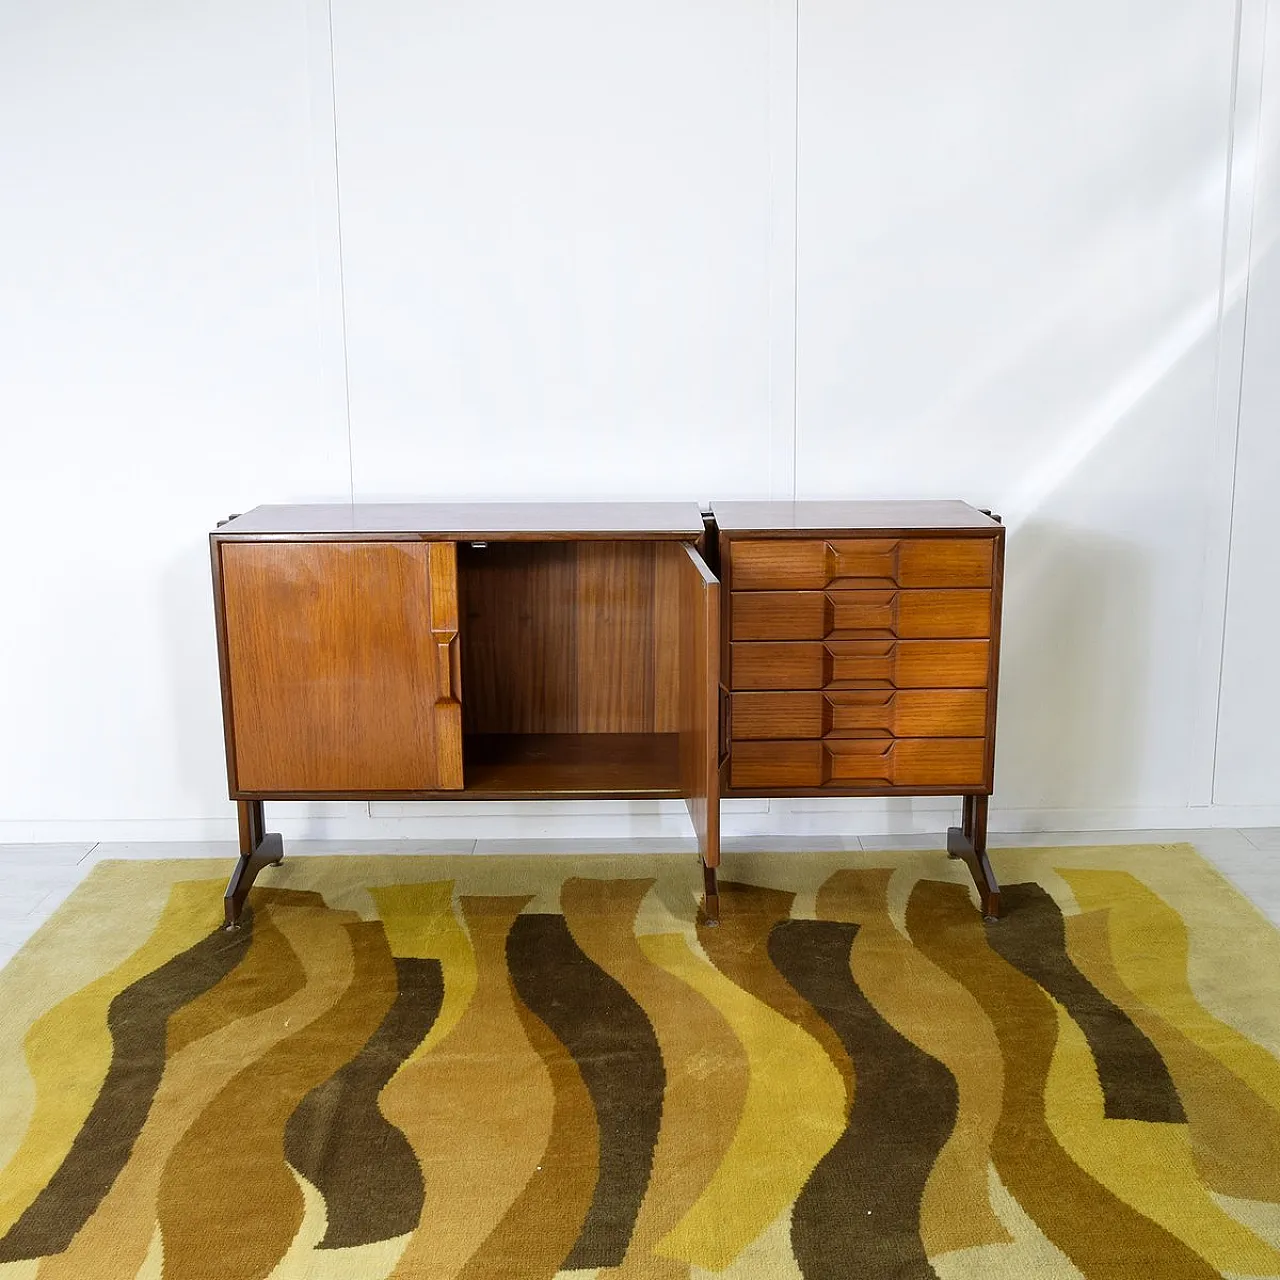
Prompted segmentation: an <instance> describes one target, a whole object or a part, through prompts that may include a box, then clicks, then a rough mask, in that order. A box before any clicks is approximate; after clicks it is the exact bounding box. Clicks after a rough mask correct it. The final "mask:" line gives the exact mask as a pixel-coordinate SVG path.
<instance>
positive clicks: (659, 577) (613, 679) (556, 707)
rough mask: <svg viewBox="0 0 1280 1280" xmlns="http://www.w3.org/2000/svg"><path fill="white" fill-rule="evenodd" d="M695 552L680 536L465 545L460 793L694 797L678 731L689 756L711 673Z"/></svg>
mask: <svg viewBox="0 0 1280 1280" xmlns="http://www.w3.org/2000/svg"><path fill="white" fill-rule="evenodd" d="M694 556H696V553H695V552H693V549H692V548H691V547H689V546H688V545H687V544H685V543H683V542H675V541H647V540H646V541H639V540H629V541H628V540H606V539H590V540H560V541H547V542H527V541H521V542H514V541H513V542H488V543H479V544H470V543H459V545H458V597H459V610H458V613H459V644H460V647H461V702H462V753H463V789H464V791H466V792H467V793H468V794H480V795H487V796H493V797H495V798H496V797H499V796H506V797H510V798H514V797H518V796H524V795H538V796H543V797H546V796H563V797H577V798H587V797H591V798H626V797H628V796H644V797H646V798H672V799H676V798H680V797H682V796H686V795H687V794H688V791H687V788H686V787H685V785H684V783H683V782H682V767H681V755H682V741H681V738H682V733H683V734H684V750H685V753H686V754H687V752H688V750H689V749H690V746H691V739H690V732H691V726H690V716H691V713H694V712H696V708H695V707H694V706H693V701H694V699H696V697H697V696H698V694H699V692H700V691H701V690H700V687H699V685H698V681H700V680H703V679H705V676H704V675H703V668H702V664H701V663H700V662H699V661H698V658H697V646H698V633H699V632H701V631H702V629H703V627H704V626H706V620H705V614H706V608H705V605H704V604H695V602H694V601H692V600H691V598H690V592H691V582H692V580H693V579H696V578H697V577H698V576H699V570H698V568H697V564H695V563H694V561H693V557H694ZM697 563H701V562H700V561H699V562H697ZM704 570H705V566H704ZM714 634H715V633H714V631H712V632H711V635H712V637H714ZM712 643H714V640H713V641H712Z"/></svg>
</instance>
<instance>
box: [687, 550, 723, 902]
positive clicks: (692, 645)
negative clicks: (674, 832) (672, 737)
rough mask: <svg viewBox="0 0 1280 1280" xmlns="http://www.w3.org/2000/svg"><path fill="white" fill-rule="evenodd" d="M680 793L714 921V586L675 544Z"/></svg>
mask: <svg viewBox="0 0 1280 1280" xmlns="http://www.w3.org/2000/svg"><path fill="white" fill-rule="evenodd" d="M680 557H681V564H680V789H681V791H682V792H683V793H684V797H685V803H686V804H687V805H688V806H689V816H690V818H692V819H693V829H694V831H695V832H697V836H698V850H699V852H700V853H701V854H702V863H703V866H704V867H705V868H706V869H707V902H706V911H707V916H708V917H709V918H710V919H715V918H716V917H717V913H718V909H719V903H718V901H717V900H716V898H715V874H714V873H715V868H716V867H718V866H719V865H720V772H719V750H720V736H719V735H720V720H719V709H720V583H719V581H718V579H717V578H716V576H715V574H713V573H712V572H711V570H710V569H708V568H707V565H706V562H705V561H704V560H703V559H702V557H701V556H700V555H699V554H698V552H697V551H696V550H695V549H694V548H693V547H692V546H690V545H689V544H688V543H681V545H680Z"/></svg>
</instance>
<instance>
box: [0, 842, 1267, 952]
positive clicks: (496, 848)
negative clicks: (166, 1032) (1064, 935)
mask: <svg viewBox="0 0 1280 1280" xmlns="http://www.w3.org/2000/svg"><path fill="white" fill-rule="evenodd" d="M1178 842H1188V843H1190V844H1193V845H1195V846H1196V848H1197V849H1199V850H1200V852H1201V853H1202V854H1203V855H1204V856H1205V857H1206V858H1208V859H1209V860H1210V861H1211V862H1213V863H1214V864H1215V865H1216V866H1217V867H1218V869H1219V870H1220V871H1221V872H1222V873H1223V874H1224V875H1225V876H1226V877H1227V878H1228V879H1229V880H1231V881H1232V883H1233V884H1235V886H1236V887H1237V888H1238V889H1239V890H1240V891H1241V892H1242V893H1244V894H1245V895H1246V896H1247V897H1249V898H1250V899H1252V901H1253V902H1254V903H1255V904H1256V905H1257V906H1258V907H1259V908H1260V909H1261V910H1262V911H1263V912H1264V913H1265V914H1266V915H1267V916H1269V917H1270V919H1271V920H1272V921H1273V922H1274V923H1275V924H1277V925H1278V926H1280V827H1253V828H1246V829H1240V828H1235V827H1218V828H1213V829H1207V830H1199V831H1185V830H1179V831H1047V832H1035V833H1022V834H1017V835H1007V834H998V833H995V832H993V833H992V834H991V837H990V844H991V845H992V847H1018V846H1024V847H1025V846H1030V845H1106V844H1160V843H1178ZM943 844H944V838H943V837H942V836H941V835H940V834H939V835H912V836H863V837H861V839H859V838H858V837H856V836H838V835H837V836H810V837H805V838H803V839H801V838H797V837H778V836H762V837H759V838H756V839H746V838H742V837H735V838H732V839H726V840H725V842H724V849H725V852H726V853H732V852H733V851H735V850H739V851H747V850H752V849H785V850H788V851H800V850H803V849H806V848H808V849H857V848H860V847H861V848H865V849H937V848H942V847H943ZM692 848H693V845H692V842H691V841H689V840H682V839H673V840H653V839H645V840H630V841H628V840H598V841H574V840H482V841H474V840H402V841H377V842H374V841H366V842H359V843H355V844H353V843H352V842H350V841H347V842H342V843H339V842H336V841H323V840H292V841H289V842H287V851H288V852H289V853H290V854H291V855H305V854H308V853H544V852H555V853H581V854H589V853H623V852H629V851H635V852H637V853H641V852H658V851H667V852H677V851H687V850H690V849H692ZM173 857H192V858H206V857H220V858H226V859H227V861H228V872H229V870H230V863H231V861H232V860H233V859H234V857H235V849H234V846H232V845H231V844H229V843H199V842H194V841H193V842H190V843H186V844H142V843H136V844H107V843H102V844H92V843H85V844H25V845H22V844H0V965H2V964H4V963H5V962H6V961H8V959H9V958H10V956H12V955H13V954H14V952H16V951H17V950H18V948H19V947H20V946H22V944H23V943H24V942H26V940H27V939H28V938H29V937H30V936H31V935H32V934H33V933H34V932H35V931H36V930H37V929H38V928H39V927H40V925H41V924H43V923H44V922H45V920H47V919H48V918H49V916H50V915H51V914H52V913H53V911H54V909H55V908H56V907H57V906H58V904H59V903H61V902H62V900H63V899H64V898H65V897H66V896H67V895H68V894H69V893H70V892H71V890H72V889H74V888H75V887H76V885H77V884H79V883H80V881H81V880H82V879H83V878H84V877H85V876H86V875H87V874H88V872H89V869H90V868H91V867H92V866H93V865H94V864H95V863H97V862H99V861H100V860H102V859H104V858H173Z"/></svg>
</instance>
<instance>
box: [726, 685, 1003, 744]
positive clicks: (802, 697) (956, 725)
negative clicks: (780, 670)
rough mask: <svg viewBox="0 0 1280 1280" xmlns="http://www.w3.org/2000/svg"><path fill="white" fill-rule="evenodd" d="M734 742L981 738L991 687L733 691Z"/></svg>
mask: <svg viewBox="0 0 1280 1280" xmlns="http://www.w3.org/2000/svg"><path fill="white" fill-rule="evenodd" d="M730 724H731V734H732V737H733V739H734V741H747V740H751V739H757V738H823V737H827V736H828V735H831V736H835V737H849V738H980V737H982V736H983V734H984V733H985V732H986V728H987V691H986V690H985V689H899V690H891V691H889V692H885V691H883V690H875V689H867V690H850V691H847V692H827V693H819V692H798V691H785V692H768V693H735V694H734V695H733V704H732V719H731V721H730Z"/></svg>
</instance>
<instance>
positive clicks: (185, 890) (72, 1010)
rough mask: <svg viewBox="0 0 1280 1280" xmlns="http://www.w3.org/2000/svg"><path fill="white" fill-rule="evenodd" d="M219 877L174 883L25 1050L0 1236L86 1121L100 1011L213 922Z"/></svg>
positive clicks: (106, 1050) (103, 1035)
mask: <svg viewBox="0 0 1280 1280" xmlns="http://www.w3.org/2000/svg"><path fill="white" fill-rule="evenodd" d="M221 896H222V882H221V881H215V880H194V881H192V880H188V881H183V882H180V883H178V884H175V885H174V886H173V888H172V889H171V890H170V893H169V899H168V902H167V903H166V905H165V909H164V912H163V914H162V915H161V917H160V920H159V922H158V923H157V925H156V927H155V929H154V930H153V932H152V933H151V935H150V937H149V938H148V939H147V940H146V942H144V943H143V945H142V946H141V947H139V948H138V950H137V951H135V952H134V953H133V954H132V955H131V956H129V957H128V959H126V960H125V961H124V962H123V963H122V964H120V965H118V966H117V967H116V968H115V969H113V970H111V972H110V973H106V974H104V975H103V976H102V977H101V978H98V979H97V980H96V981H94V982H91V983H89V984H88V985H87V986H84V987H81V989H80V990H79V991H77V992H74V993H73V994H72V995H70V996H68V997H67V998H66V999H65V1000H62V1001H61V1002H59V1003H58V1004H56V1005H55V1006H54V1007H53V1008H52V1009H50V1010H49V1012H48V1013H46V1014H44V1015H43V1016H42V1017H41V1018H39V1019H38V1020H37V1021H36V1022H34V1023H33V1024H32V1026H31V1029H30V1030H29V1031H28V1032H27V1035H26V1040H25V1047H26V1055H27V1066H28V1069H29V1070H30V1072H31V1075H32V1078H33V1080H34V1082H35V1087H36V1103H35V1108H34V1110H33V1112H32V1115H31V1120H30V1123H29V1124H28V1126H27V1131H26V1133H25V1135H24V1136H23V1140H22V1143H21V1145H20V1146H19V1147H18V1149H17V1151H16V1152H15V1153H14V1156H13V1158H12V1159H11V1160H10V1162H9V1163H8V1165H6V1166H5V1168H4V1169H3V1171H0V1235H3V1234H4V1233H5V1232H6V1231H8V1230H9V1228H10V1227H11V1226H12V1225H13V1224H14V1222H16V1221H17V1219H18V1218H19V1217H20V1216H21V1214H22V1213H23V1211H24V1210H25V1209H26V1208H27V1206H28V1205H29V1204H30V1203H31V1202H32V1201H33V1200H34V1199H35V1198H36V1196H37V1195H38V1194H39V1193H40V1191H41V1189H42V1188H43V1187H44V1186H45V1184H46V1183H47V1182H48V1181H49V1179H50V1178H51V1177H52V1176H53V1174H54V1172H55V1171H56V1170H57V1168H58V1166H59V1165H60V1164H61V1163H62V1160H63V1157H64V1156H65V1155H66V1154H67V1152H68V1150H69V1149H70V1147H71V1144H72V1142H73V1141H74V1139H75V1136H76V1134H77V1133H78V1132H79V1131H80V1128H81V1126H82V1125H83V1124H84V1122H85V1118H86V1117H87V1116H88V1114H89V1111H90V1109H91V1108H92V1107H93V1104H94V1101H95V1099H96V1098H97V1096H98V1092H99V1090H100V1089H101V1088H102V1082H103V1080H105V1079H106V1075H107V1069H108V1067H109V1066H110V1065H111V1053H112V1040H111V1033H110V1031H109V1030H108V1029H107V1011H108V1009H109V1008H110V1005H111V1002H112V1000H114V999H115V997H116V996H117V995H119V994H120V992H121V991H123V990H124V989H125V988H126V987H128V986H130V985H131V984H132V983H134V982H136V981H137V980H138V979H139V978H142V977H144V976H145V975H146V974H148V973H150V972H151V971H152V970H154V969H158V968H159V967H160V966H161V965H162V964H164V963H165V961H167V960H170V959H171V958H172V957H173V956H175V955H177V954H178V952H180V951H185V950H186V949H187V948H188V947H190V946H193V945H194V944H195V943H197V942H199V941H200V939H201V938H204V937H207V936H208V934H209V933H210V931H211V929H213V928H216V927H217V915H216V906H217V903H218V901H219V899H220V898H221Z"/></svg>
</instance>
